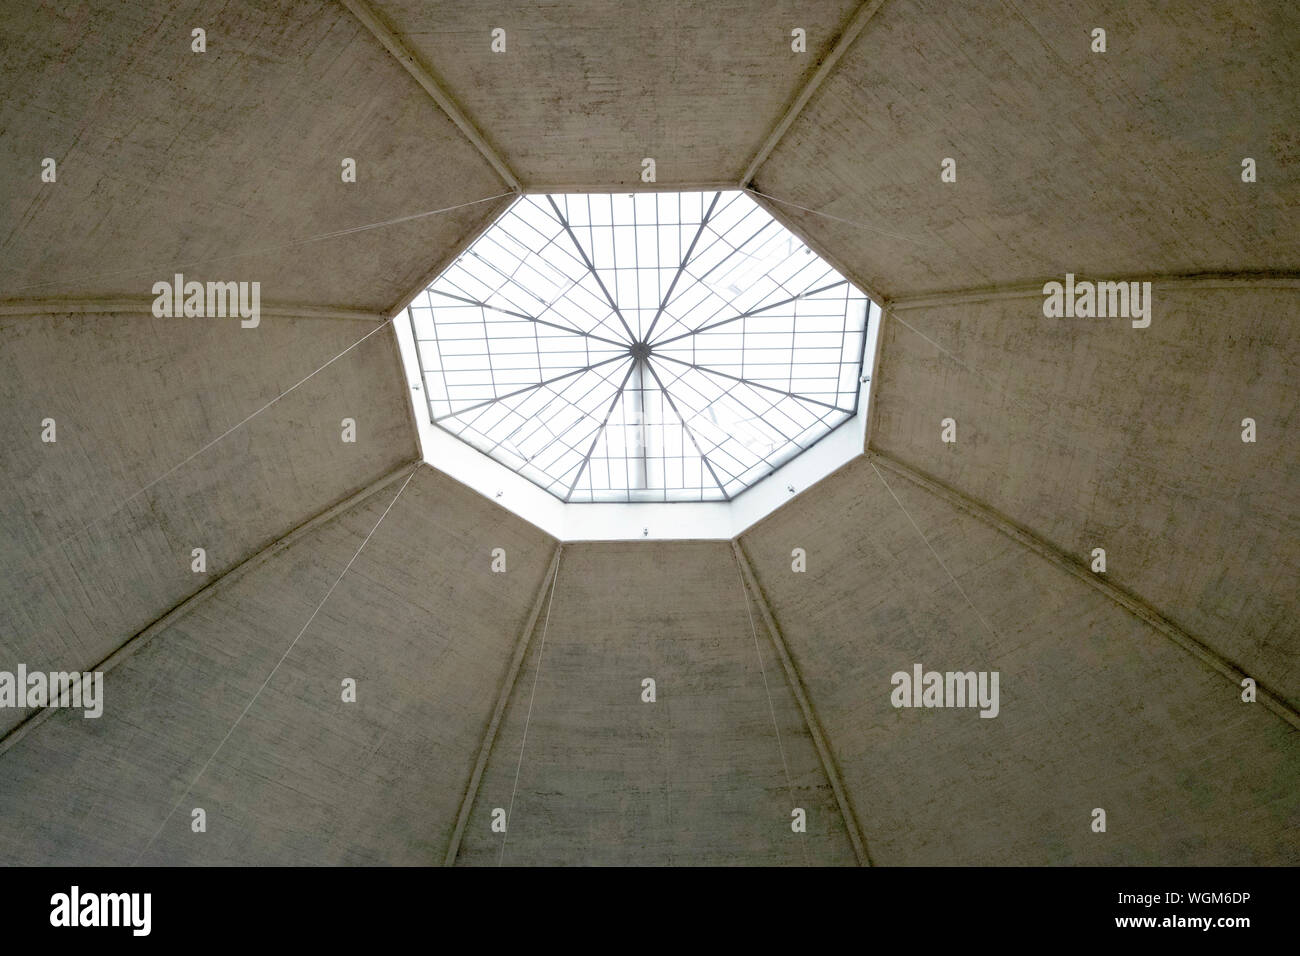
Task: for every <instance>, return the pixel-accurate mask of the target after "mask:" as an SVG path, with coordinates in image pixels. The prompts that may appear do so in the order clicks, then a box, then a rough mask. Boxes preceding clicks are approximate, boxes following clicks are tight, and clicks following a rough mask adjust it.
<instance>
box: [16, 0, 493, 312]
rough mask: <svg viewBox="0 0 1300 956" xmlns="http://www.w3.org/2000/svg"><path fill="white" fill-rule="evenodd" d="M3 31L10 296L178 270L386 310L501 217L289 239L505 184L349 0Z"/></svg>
mask: <svg viewBox="0 0 1300 956" xmlns="http://www.w3.org/2000/svg"><path fill="white" fill-rule="evenodd" d="M196 27H202V28H204V29H205V30H206V31H207V52H206V53H195V52H193V51H192V50H191V42H192V41H191V36H190V34H191V30H192V29H194V28H196ZM0 34H3V35H4V36H5V37H6V41H7V42H6V44H5V49H6V56H5V60H4V64H3V67H2V68H0V69H2V70H3V86H4V89H5V91H6V95H5V97H4V101H3V103H0V170H3V175H0V183H2V184H3V185H0V210H3V211H4V215H3V219H4V223H5V225H4V227H3V229H0V257H2V258H3V262H4V269H3V271H0V299H9V298H20V297H24V296H41V295H67V296H74V295H96V294H98V295H111V294H123V295H130V294H134V295H145V294H148V293H149V291H150V289H151V288H152V285H153V283H154V282H156V281H160V280H167V279H169V278H170V277H171V275H172V274H173V272H174V271H182V272H183V273H184V274H185V276H186V277H187V278H192V279H198V280H200V281H207V280H243V281H259V282H261V284H262V288H261V295H262V301H263V302H264V303H267V302H275V303H283V304H299V305H301V304H312V305H333V306H355V307H358V308H374V309H385V308H387V307H389V306H392V305H393V304H395V303H396V302H397V301H398V300H399V299H400V298H401V297H402V296H403V295H405V294H406V293H408V292H410V291H411V290H412V289H413V288H414V287H415V285H416V284H417V283H418V282H419V280H420V278H421V277H422V276H423V275H424V274H425V273H426V272H427V271H428V270H429V269H430V268H431V267H432V266H433V264H434V262H435V261H436V260H437V259H438V257H439V256H440V255H442V254H444V253H445V252H446V251H447V250H448V249H450V248H451V247H453V246H454V245H455V244H457V243H458V242H459V241H461V240H462V239H463V238H464V237H465V236H466V235H467V234H468V233H469V232H470V231H471V230H472V229H473V228H474V227H475V226H476V225H477V224H479V223H480V222H483V221H485V220H486V219H490V218H491V216H492V214H493V210H492V209H491V208H489V206H488V205H486V204H484V205H478V206H471V207H468V208H465V209H460V210H458V211H455V212H451V213H446V214H443V215H438V216H432V217H426V218H421V219H416V220H413V221H410V222H405V223H400V224H397V225H391V226H385V227H384V228H382V229H373V230H369V231H365V232H360V233H356V234H353V235H349V236H344V237H338V238H331V239H326V240H322V241H317V242H311V243H308V244H298V245H293V243H294V242H295V241H296V240H301V239H306V238H309V237H316V236H321V235H323V234H325V233H330V232H335V231H338V230H343V229H349V228H352V227H355V226H361V225H365V224H370V223H376V222H382V221H387V220H389V219H393V218H397V217H401V216H410V215H412V214H415V213H421V212H427V211H430V210H435V209H442V208H444V207H448V206H453V205H456V204H458V203H464V202H468V201H470V200H476V199H482V198H484V197H488V196H492V195H494V194H497V193H500V192H502V191H503V189H504V187H503V185H502V182H501V180H500V179H499V178H498V177H497V175H496V174H495V173H494V172H493V171H492V169H491V167H490V166H488V164H487V163H486V162H485V161H484V160H483V159H482V157H481V156H480V155H479V154H478V152H477V151H476V150H475V149H474V147H473V146H472V145H471V144H470V143H469V142H468V141H467V140H465V138H464V137H463V136H462V134H461V133H460V131H459V130H457V129H456V128H455V126H454V125H453V124H452V123H451V121H450V120H449V119H447V117H446V116H445V115H444V114H443V113H442V112H441V111H440V110H439V109H438V108H437V107H436V106H435V105H434V104H433V103H432V102H431V101H430V100H429V98H428V96H427V95H426V94H425V93H424V91H423V90H421V89H420V88H419V87H418V86H416V85H415V84H414V83H413V82H412V81H411V79H410V77H408V76H407V75H406V73H405V72H404V71H403V70H402V68H401V67H400V66H399V65H398V64H397V63H396V62H394V61H393V60H392V58H391V57H390V56H389V55H388V53H387V52H386V51H385V50H384V48H383V47H382V46H380V44H379V43H378V42H377V41H376V40H375V39H374V37H372V36H371V35H370V34H369V33H368V32H367V31H366V30H365V28H364V27H362V26H361V25H360V24H359V23H357V22H356V20H355V19H354V18H353V17H352V15H351V14H350V13H348V11H347V10H346V9H344V8H343V7H342V5H339V4H334V3H318V2H309V0H295V2H291V3H288V4H280V3H277V4H271V5H266V4H255V3H248V2H244V0H238V2H234V3H228V4H222V5H218V6H216V7H214V6H212V5H210V4H204V3H200V2H196V0H185V2H172V0H147V2H143V3H132V4H123V3H119V2H115V0H82V2H77V3H72V4H54V5H43V6H34V5H31V4H6V5H5V6H4V8H3V9H2V10H0ZM47 156H48V157H52V158H54V159H55V160H56V161H57V163H58V180H57V182H56V183H43V182H41V180H40V171H41V160H42V159H43V158H44V157H47ZM344 157H351V158H353V159H355V160H356V161H357V181H356V183H354V184H346V183H344V182H343V181H342V177H341V172H342V166H341V162H342V160H343V158H344Z"/></svg>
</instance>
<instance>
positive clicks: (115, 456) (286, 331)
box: [0, 315, 418, 732]
mask: <svg viewBox="0 0 1300 956" xmlns="http://www.w3.org/2000/svg"><path fill="white" fill-rule="evenodd" d="M367 335H368V336H369V337H368V338H366V336H367ZM363 339H364V341H362V340H363ZM357 342H361V344H359V345H357V346H356V347H355V348H353V349H352V350H351V351H350V352H348V353H347V354H346V355H343V356H342V357H341V358H339V360H338V361H337V362H334V363H333V364H332V365H329V366H328V367H327V368H325V369H323V370H322V371H320V372H319V373H318V374H316V375H314V376H313V377H311V378H310V379H308V380H307V381H306V382H304V383H303V384H302V385H301V386H300V387H298V388H297V389H295V390H293V391H292V392H290V393H289V394H287V395H285V397H284V398H282V399H281V400H280V401H278V402H276V403H275V404H274V405H271V406H270V407H269V408H266V410H265V411H263V412H261V413H260V414H258V415H257V416H256V417H254V418H251V419H250V420H249V421H248V422H247V423H246V424H243V425H240V426H239V427H238V428H234V430H233V431H231V429H232V427H233V426H235V425H237V424H238V423H239V422H240V421H242V420H243V419H245V418H248V416H250V415H252V414H253V413H254V412H256V411H257V410H258V409H260V408H262V407H263V406H265V405H266V404H267V403H268V402H270V401H272V400H273V399H275V398H276V396H278V395H280V394H281V393H283V392H284V391H285V390H286V389H289V388H290V387H291V386H293V385H294V384H295V383H297V382H299V381H301V380H302V379H303V378H304V377H306V376H308V375H310V374H311V373H312V372H313V371H315V370H316V369H319V368H320V367H321V366H322V365H324V364H325V363H326V362H328V361H329V360H330V359H332V358H334V357H335V356H337V355H339V353H341V352H343V351H344V350H345V349H347V348H348V347H349V346H352V345H353V344H355V343H357ZM405 392H406V386H405V383H404V380H403V379H402V377H401V372H400V367H399V364H398V357H397V346H396V341H395V339H394V337H393V332H392V328H391V327H390V326H387V325H384V326H380V325H377V324H376V323H371V322H356V321H342V320H332V319H312V320H303V319H282V318H266V319H263V321H262V323H261V325H260V326H259V327H257V328H255V329H244V328H241V327H240V324H239V322H238V321H237V320H233V319H231V320H221V319H212V320H208V319H155V318H153V317H152V316H148V315H145V316H140V315H93V316H88V315H63V316H53V317H44V316H38V317H28V318H5V319H0V406H2V407H3V408H4V410H5V414H4V416H3V417H2V418H0V447H3V448H4V449H5V453H4V455H3V456H2V457H0V476H2V477H3V480H2V481H0V514H3V516H4V517H3V518H2V519H0V669H4V670H10V671H12V670H13V669H14V668H15V667H16V666H17V664H19V663H25V664H26V665H27V666H28V667H29V668H31V669H45V670H49V669H53V670H67V669H84V668H88V667H90V666H91V665H93V664H95V663H97V662H99V661H101V660H103V659H104V658H105V657H107V656H108V655H109V654H110V653H112V652H113V651H114V650H115V649H116V648H117V647H119V646H120V645H121V644H122V643H123V642H125V641H126V640H127V639H128V638H129V637H131V636H132V635H134V634H135V633H137V632H138V631H140V630H141V629H142V628H144V627H145V626H147V625H148V624H150V623H151V622H152V621H154V620H156V619H157V618H159V617H160V616H162V614H164V613H165V612H166V611H167V610H169V609H170V608H172V607H173V606H175V605H176V604H177V603H179V602H180V601H181V600H183V599H184V598H185V597H187V596H188V595H190V594H193V593H194V592H196V591H198V590H199V589H201V588H202V587H203V586H204V585H206V584H207V583H208V582H209V581H212V580H214V579H215V578H216V577H218V576H220V575H221V574H222V573H223V572H225V571H227V570H229V569H230V568H231V567H233V566H234V565H236V564H238V563H239V562H241V561H243V560H245V559H246V558H248V557H250V556H251V555H253V554H254V553H256V552H257V551H260V550H261V549H263V548H265V547H267V546H268V545H270V544H271V543H272V542H274V541H275V540H277V539H278V538H280V537H282V536H283V535H284V534H286V533H287V532H289V531H290V530H291V529H293V528H295V527H297V526H298V525H300V524H302V523H303V522H304V521H306V520H307V519H308V518H310V517H312V516H313V515H315V514H317V513H319V512H321V511H323V510H324V509H325V508H327V507H328V506H329V505H331V504H333V503H334V502H336V501H340V500H342V499H344V498H346V497H348V496H349V495H351V494H353V493H355V492H357V491H359V490H360V489H361V488H364V487H365V486H366V485H368V484H369V483H370V482H372V481H374V480H375V479H377V478H378V477H379V476H380V475H383V474H385V473H386V472H388V471H389V470H391V469H392V468H394V467H396V466H397V465H398V464H400V463H402V462H404V461H409V460H412V459H414V458H415V457H417V456H418V451H417V449H416V445H415V435H414V428H413V425H412V422H411V418H410V411H409V404H408V402H407V399H406V395H405ZM345 417H348V418H353V419H355V420H356V422H357V440H356V442H355V443H351V444H348V443H344V442H342V441H341V428H340V422H341V421H342V419H343V418H345ZM45 418H53V419H54V420H55V423H56V429H57V431H56V437H57V441H55V442H54V443H52V444H47V443H44V442H42V441H41V431H42V428H41V422H42V420H43V419H45ZM228 431H229V434H228V435H227V436H226V437H225V438H222V439H221V440H220V441H219V442H217V443H216V444H213V445H211V447H209V448H207V450H206V451H202V452H200V453H199V454H197V455H196V454H195V453H196V452H199V451H200V449H202V448H203V447H204V446H205V445H209V444H210V443H211V442H213V441H214V440H215V439H217V438H219V437H220V436H221V435H222V434H223V433H225V432H228ZM191 456H193V457H191ZM187 458H188V459H190V460H189V461H186V459H187ZM182 463H183V464H182ZM177 465H179V466H180V467H178V468H177V467H175V466H177ZM172 469H174V470H172ZM169 471H170V472H171V473H170V474H168V472H169ZM164 476H165V477H164ZM160 478H161V479H162V480H160V481H159V480H158V479H160ZM153 482H156V483H155V484H152V487H149V488H148V490H147V491H145V492H144V493H143V494H139V495H137V494H136V493H137V492H139V491H140V490H141V489H143V488H145V487H146V486H149V485H150V484H151V483H153ZM132 496H135V497H134V498H133V497H132ZM124 502H126V504H125V506H124V507H123V506H122V505H123V503H124ZM196 547H199V548H204V549H205V550H206V552H207V572H206V573H204V574H196V573H194V572H193V571H192V570H191V549H193V548H196ZM25 713H26V711H21V710H14V709H8V708H6V709H4V710H0V732H3V731H6V730H8V729H9V728H10V727H12V726H13V725H14V724H15V723H17V722H18V721H19V720H20V719H22V717H23V715H24V714H25Z"/></svg>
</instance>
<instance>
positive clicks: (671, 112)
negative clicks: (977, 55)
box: [374, 0, 858, 186]
mask: <svg viewBox="0 0 1300 956" xmlns="http://www.w3.org/2000/svg"><path fill="white" fill-rule="evenodd" d="M374 6H375V8H376V9H377V10H378V11H379V12H380V14H381V15H382V16H383V17H384V18H385V19H386V20H387V21H388V22H389V24H391V25H392V27H393V29H394V31H395V32H396V33H397V34H398V35H399V36H400V37H401V38H402V40H403V42H404V43H405V44H406V45H407V46H408V47H410V48H411V49H412V50H415V51H417V52H418V53H419V55H420V56H421V57H422V58H423V59H424V60H425V62H426V63H428V64H429V65H430V66H431V67H432V68H433V70H434V71H435V72H436V73H437V74H438V76H439V77H440V78H441V79H442V81H443V84H444V86H445V87H446V89H447V90H448V92H450V93H451V95H452V97H453V98H454V99H455V100H456V101H457V102H458V103H460V105H461V107H462V108H463V109H464V110H465V112H466V113H467V114H468V115H469V116H470V117H471V118H472V119H473V120H474V121H475V122H476V123H477V124H478V126H479V128H480V129H481V130H482V131H483V133H484V135H485V136H486V137H487V139H488V141H489V142H491V143H492V144H493V146H494V147H496V149H497V150H498V151H499V152H500V153H501V154H502V155H503V157H504V158H505V161H506V162H507V164H509V166H510V167H511V169H513V170H514V173H515V175H517V176H518V177H519V178H520V179H521V180H523V182H524V184H525V185H526V186H535V185H543V186H552V185H557V184H567V185H583V186H586V185H604V186H615V185H628V186H631V185H640V184H641V181H640V176H641V160H642V159H643V158H644V157H647V156H649V157H653V158H654V159H655V161H656V166H657V177H658V182H659V184H661V185H666V184H673V183H679V184H680V183H701V182H717V181H719V180H726V181H729V182H736V181H737V180H739V178H740V175H741V173H742V172H743V171H744V169H745V167H746V165H747V164H748V162H749V160H750V158H751V157H752V156H753V155H754V154H755V152H757V150H758V148H759V146H760V145H761V144H762V142H763V140H764V139H765V138H766V136H767V134H768V132H770V130H771V129H772V127H773V126H774V125H775V124H776V122H777V120H778V119H780V117H781V115H782V113H783V112H784V111H785V109H786V107H787V106H788V105H789V104H790V103H791V102H792V101H793V100H794V97H795V95H796V94H797V93H798V91H799V89H800V88H801V87H802V85H803V83H804V82H805V81H806V80H807V79H808V77H810V76H811V75H812V73H813V71H814V70H815V69H816V67H817V63H818V62H819V61H820V59H821V58H822V57H823V56H824V55H825V54H826V53H827V52H828V51H829V50H830V48H831V47H832V46H833V45H834V43H835V40H836V38H837V37H838V36H839V34H840V31H841V29H842V28H843V27H844V25H845V24H846V23H847V21H848V19H849V17H850V16H851V15H852V13H853V11H854V9H855V8H856V7H857V6H858V3H857V2H856V0H824V2H821V3H817V4H806V3H799V2H795V0H764V2H758V0H720V2H709V3H688V4H682V5H670V6H663V5H659V4H627V3H617V4H615V3H605V2H600V0H594V2H593V0H561V2H553V3H530V4H520V3H510V2H503V0H493V2H479V3H473V4H466V3H458V2H455V0H438V2H432V3H430V2H425V0H380V2H376V3H375V4H374ZM497 27H500V28H502V29H504V30H505V31H506V52H505V53H493V52H492V49H491V31H492V30H493V29H494V28H497ZM796 27H802V28H803V29H804V30H806V31H807V49H808V52H807V53H803V54H799V53H794V52H792V51H791V35H790V34H791V30H793V29H794V28H796Z"/></svg>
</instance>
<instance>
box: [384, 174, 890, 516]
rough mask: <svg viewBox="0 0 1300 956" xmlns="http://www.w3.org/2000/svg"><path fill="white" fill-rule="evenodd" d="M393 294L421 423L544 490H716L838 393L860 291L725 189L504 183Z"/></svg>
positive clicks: (859, 323)
mask: <svg viewBox="0 0 1300 956" xmlns="http://www.w3.org/2000/svg"><path fill="white" fill-rule="evenodd" d="M408 313H409V316H410V321H411V327H412V330H413V332H414V335H415V340H416V345H417V348H418V351H419V359H420V367H421V370H422V372H423V376H424V387H425V394H426V395H427V396H428V402H429V412H430V416H431V418H432V420H433V422H434V423H435V424H436V425H438V426H439V427H440V428H443V429H445V430H447V431H449V432H451V433H452V434H454V435H457V436H459V437H460V438H461V439H463V440H464V441H466V442H468V443H469V444H470V445H472V446H474V447H475V448H477V449H479V450H480V451H482V452H484V453H486V454H487V455H490V456H491V457H492V458H494V459H496V460H497V461H499V462H501V463H502V464H504V465H506V466H507V467H509V468H512V469H513V470H515V471H517V472H518V473H519V474H521V475H523V476H525V477H526V478H528V479H530V480H531V481H533V482H535V483H536V484H538V485H540V486H541V487H542V488H545V489H546V490H547V491H549V492H551V493H552V494H554V495H556V496H557V497H559V498H561V499H562V500H564V501H722V500H730V499H731V498H733V497H734V496H735V495H737V494H739V493H740V492H741V491H743V490H744V489H745V488H747V487H749V486H750V485H752V484H754V482H756V481H758V480H759V479H761V478H763V477H764V476H765V475H767V474H769V473H770V472H772V471H773V470H775V469H776V468H778V467H780V466H781V465H782V464H784V463H785V462H786V461H788V460H789V459H791V458H792V457H794V456H795V455H797V454H799V453H800V452H801V451H803V450H804V449H806V448H807V447H809V446H810V445H811V444H812V443H813V442H815V441H817V440H818V439H820V438H822V437H823V436H825V435H826V434H827V433H828V432H830V431H831V430H832V429H833V428H835V427H836V426H837V425H839V424H841V423H843V422H844V421H846V420H848V419H849V418H850V417H852V416H853V415H854V414H855V413H856V411H857V395H858V382H859V376H860V374H861V369H862V350H863V342H864V340H865V332H866V328H865V326H866V316H867V302H866V299H865V297H864V296H863V295H862V293H860V292H858V290H857V289H855V288H854V287H853V286H852V285H851V284H850V283H849V282H848V281H847V280H846V279H844V278H843V277H842V276H841V275H839V273H837V272H836V271H835V270H834V269H832V268H831V267H830V266H829V265H827V264H826V263H825V262H823V261H822V260H821V259H820V258H819V257H818V256H817V255H816V254H815V253H813V252H812V250H810V249H809V248H808V247H807V246H805V245H804V244H803V243H802V242H800V241H799V239H797V238H796V237H795V236H794V235H793V234H792V233H791V232H789V231H788V230H787V229H785V228H784V227H783V226H782V225H781V224H780V223H778V222H777V221H776V220H774V219H773V218H772V217H771V216H770V215H769V214H768V213H767V212H766V211H765V210H763V209H762V208H761V207H760V206H759V205H758V204H757V203H755V202H754V201H753V200H752V199H751V198H750V197H749V196H748V195H746V194H745V193H743V192H739V191H737V192H716V193H713V192H710V193H640V194H634V195H627V194H617V195H615V194H599V195H567V196H559V195H557V196H537V195H529V196H523V197H521V198H520V199H519V200H518V201H517V202H516V203H515V204H514V205H513V206H512V207H511V208H510V209H509V210H508V211H507V212H506V213H505V214H504V215H503V216H502V217H501V219H500V220H498V221H497V222H496V223H495V224H493V226H492V227H491V228H489V229H488V230H487V231H486V232H485V233H484V234H483V235H482V236H481V237H480V238H479V239H478V240H477V241H476V242H475V243H474V244H473V245H472V246H471V247H470V248H469V249H468V250H467V251H466V252H465V253H464V254H463V255H462V256H460V258H459V259H457V260H456V261H455V262H454V263H453V264H452V265H451V266H450V267H449V268H448V269H447V270H446V271H445V272H444V273H443V274H442V275H441V276H440V277H439V278H438V279H437V280H436V281H435V282H434V283H433V284H432V285H430V286H429V288H428V289H427V290H425V292H424V293H422V294H421V295H420V296H418V297H417V299H416V301H415V302H413V303H412V304H411V306H410V308H409V310H408ZM435 464H436V462H435Z"/></svg>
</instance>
